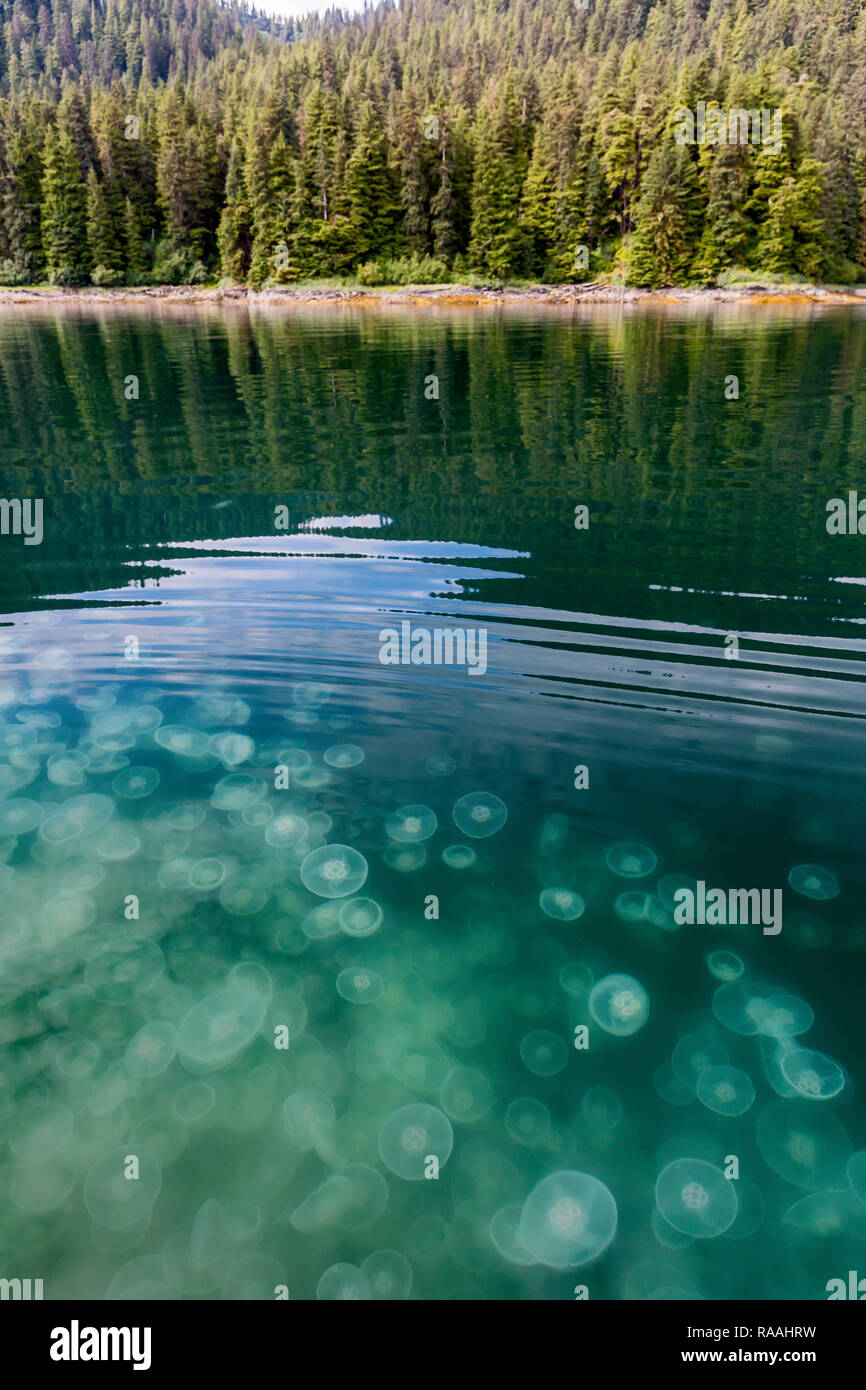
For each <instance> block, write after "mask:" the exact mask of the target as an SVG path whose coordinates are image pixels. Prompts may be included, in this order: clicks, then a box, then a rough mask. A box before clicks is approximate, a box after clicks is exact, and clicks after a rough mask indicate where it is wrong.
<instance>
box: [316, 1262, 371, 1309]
mask: <svg viewBox="0 0 866 1390" xmlns="http://www.w3.org/2000/svg"><path fill="white" fill-rule="evenodd" d="M372 1297H373V1294H372V1291H371V1289H370V1282H369V1280H368V1278H367V1276H366V1274H364V1273H363V1272H362V1271H361V1270H360V1269H359V1268H358V1266H357V1265H352V1264H336V1265H331V1267H330V1269H326V1270H325V1272H324V1274H323V1275H322V1277H321V1279H320V1280H319V1282H318V1285H317V1286H316V1298H319V1299H327V1300H336V1299H366V1300H369V1299H371V1298H372Z"/></svg>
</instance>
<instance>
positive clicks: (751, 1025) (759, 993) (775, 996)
mask: <svg viewBox="0 0 866 1390" xmlns="http://www.w3.org/2000/svg"><path fill="white" fill-rule="evenodd" d="M713 1013H714V1014H715V1016H716V1018H717V1019H718V1020H719V1022H720V1023H723V1024H724V1026H725V1027H726V1028H728V1029H730V1031H731V1032H732V1033H739V1034H741V1035H742V1036H743V1037H752V1036H754V1035H755V1034H756V1033H763V1034H765V1035H767V1036H768V1037H796V1036H797V1034H799V1033H805V1032H806V1031H807V1030H808V1029H809V1028H811V1026H812V1023H813V1022H814V1019H815V1015H814V1013H813V1012H812V1010H811V1008H810V1007H809V1005H808V1004H807V1003H806V1001H805V1000H804V999H800V998H799V997H798V996H797V995H795V994H788V993H787V992H785V991H783V990H780V989H779V987H778V985H772V984H769V983H767V982H766V981H763V980H756V979H753V978H752V977H751V976H749V975H744V976H743V978H742V979H739V980H734V981H732V982H731V983H730V984H724V985H719V988H718V989H717V990H716V992H715V994H714V995H713Z"/></svg>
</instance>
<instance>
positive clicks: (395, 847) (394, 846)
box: [382, 841, 427, 874]
mask: <svg viewBox="0 0 866 1390" xmlns="http://www.w3.org/2000/svg"><path fill="white" fill-rule="evenodd" d="M382 858H383V859H384V860H385V863H386V864H387V865H388V868H389V869H394V870H396V872H397V873H398V874H412V873H415V871H416V870H417V869H423V867H424V865H425V864H426V863H427V851H426V849H425V848H424V846H423V845H421V844H415V845H405V844H404V845H401V844H398V843H397V842H396V841H393V842H392V843H391V844H390V845H389V846H388V848H387V849H386V850H385V853H384V854H383V856H382Z"/></svg>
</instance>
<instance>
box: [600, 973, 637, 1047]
mask: <svg viewBox="0 0 866 1390" xmlns="http://www.w3.org/2000/svg"><path fill="white" fill-rule="evenodd" d="M589 1012H590V1014H591V1016H592V1018H593V1019H594V1021H595V1022H596V1023H597V1024H598V1026H599V1028H603V1029H604V1031H605V1032H606V1033H612V1034H613V1035H614V1037H618V1038H625V1037H629V1036H630V1035H631V1034H632V1033H637V1032H638V1030H639V1029H641V1028H643V1026H644V1024H645V1023H646V1021H647V1019H648V1018H649V995H648V994H647V992H646V990H645V989H644V987H643V985H642V984H641V983H640V982H639V981H638V980H636V979H635V978H634V976H633V975H605V976H604V978H603V979H601V980H598V981H597V983H596V984H594V985H593V987H592V989H591V991H590V995H589Z"/></svg>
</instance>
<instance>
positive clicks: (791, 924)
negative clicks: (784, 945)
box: [785, 912, 833, 951]
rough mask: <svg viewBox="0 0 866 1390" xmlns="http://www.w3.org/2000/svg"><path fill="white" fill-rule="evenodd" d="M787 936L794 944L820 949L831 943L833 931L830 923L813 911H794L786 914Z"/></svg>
mask: <svg viewBox="0 0 866 1390" xmlns="http://www.w3.org/2000/svg"><path fill="white" fill-rule="evenodd" d="M785 937H786V939H787V940H788V941H789V942H790V943H791V944H792V945H794V946H805V947H806V949H807V950H810V951H819V950H821V949H822V947H824V946H829V945H830V942H831V941H832V940H833V933H832V931H831V930H830V927H829V926H828V924H827V923H826V922H824V921H822V919H821V918H820V917H816V916H815V915H814V914H813V913H807V912H792V913H790V914H789V913H786V914H785Z"/></svg>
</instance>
